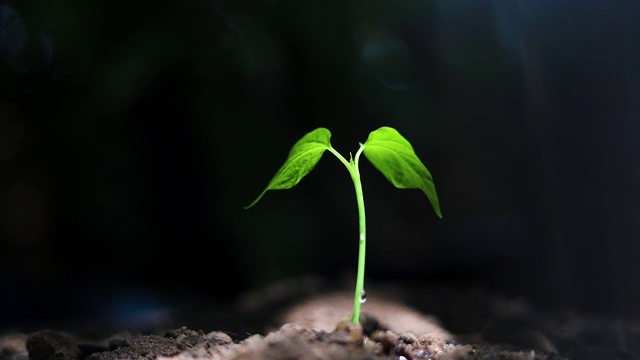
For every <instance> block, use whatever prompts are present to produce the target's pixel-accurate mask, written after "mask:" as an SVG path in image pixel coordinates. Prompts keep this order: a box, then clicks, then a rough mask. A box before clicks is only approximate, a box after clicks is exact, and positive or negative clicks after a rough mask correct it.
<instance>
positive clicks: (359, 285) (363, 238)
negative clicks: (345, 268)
mask: <svg viewBox="0 0 640 360" xmlns="http://www.w3.org/2000/svg"><path fill="white" fill-rule="evenodd" d="M363 150H364V145H362V144H361V145H360V149H359V150H358V152H357V153H356V158H355V159H354V162H353V170H354V171H353V172H352V173H351V177H352V179H353V184H354V185H355V188H356V199H357V201H358V219H359V221H360V242H359V244H360V246H359V248H358V274H357V275H356V290H355V294H354V299H353V317H352V318H351V322H352V323H353V324H358V323H359V322H360V308H361V307H362V298H363V295H364V259H365V252H366V245H367V223H366V217H365V212H364V195H363V192H362V182H361V181H360V170H359V169H358V161H359V160H360V154H362V151H363Z"/></svg>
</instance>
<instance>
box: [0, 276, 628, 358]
mask: <svg viewBox="0 0 640 360" xmlns="http://www.w3.org/2000/svg"><path fill="white" fill-rule="evenodd" d="M367 295H368V296H367V297H368V300H367V302H366V303H365V304H364V305H363V311H364V314H363V316H362V321H361V324H360V325H357V326H356V325H352V324H350V323H349V321H348V319H349V314H350V308H351V305H352V298H351V293H350V292H347V291H331V288H330V286H327V285H326V284H324V283H323V282H322V281H321V280H319V279H316V278H305V279H300V280H295V281H289V282H283V283H280V284H276V285H273V286H270V287H267V288H264V289H259V290H256V291H254V292H251V293H249V294H246V295H245V296H243V297H242V298H240V299H239V300H238V301H237V303H236V304H235V305H234V306H233V307H226V308H225V307H220V306H212V307H211V308H200V309H191V310H190V311H186V312H185V311H182V312H179V311H174V312H172V313H171V316H170V317H169V318H167V317H166V316H165V317H162V318H161V320H159V322H157V323H156V324H155V327H157V328H158V329H157V330H152V331H146V332H140V331H137V330H134V331H132V329H125V330H122V331H119V332H115V331H114V330H113V329H110V328H108V327H107V326H105V327H103V328H100V327H97V328H96V326H95V324H94V325H93V326H92V327H85V328H79V327H75V328H74V329H73V330H69V329H55V330H49V329H43V330H39V331H35V332H33V333H30V334H25V333H22V332H18V331H16V332H9V333H6V334H4V335H2V336H0V360H5V359H6V360H9V359H11V360H26V359H31V360H41V359H59V360H75V359H91V360H112V359H163V360H167V359H171V360H181V359H216V360H218V359H219V360H227V359H234V360H240V359H267V360H268V359H309V360H311V359H314V360H315V359H318V360H320V359H363V360H364V359H370V360H374V359H394V360H405V359H514V360H515V359H529V360H532V359H536V360H537V359H540V360H542V359H639V358H640V323H639V322H634V321H631V320H623V319H616V318H611V317H594V316H587V315H584V314H577V313H575V312H571V311H566V310H565V311H556V312H553V313H543V312H541V311H537V310H535V309H534V308H533V307H532V306H530V305H529V304H527V302H526V301H524V300H522V299H513V298H507V297H504V296H499V295H495V294H489V293H486V292H484V291H482V290H480V289H479V288H476V287H462V286H442V285H440V286H438V285H431V286H427V285H424V284H413V285H411V284H403V285H397V284H396V285H378V286H373V287H372V288H370V289H368V291H367ZM177 324H186V325H187V326H179V325H178V326H176V325H177ZM163 327H164V329H165V330H162V328H163ZM166 329H168V330H166ZM200 329H207V330H206V331H203V330H200ZM251 329H262V332H261V333H262V334H264V335H260V334H255V333H254V334H250V333H247V332H246V331H250V330H251ZM62 330H66V331H62ZM211 330H214V331H211Z"/></svg>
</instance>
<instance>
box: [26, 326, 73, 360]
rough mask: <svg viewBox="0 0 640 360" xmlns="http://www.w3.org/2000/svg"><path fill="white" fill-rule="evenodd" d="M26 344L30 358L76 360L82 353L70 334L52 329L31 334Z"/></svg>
mask: <svg viewBox="0 0 640 360" xmlns="http://www.w3.org/2000/svg"><path fill="white" fill-rule="evenodd" d="M26 346H27V350H28V351H29V359H30V360H52V359H55V360H76V359H79V358H80V353H81V351H80V348H79V347H78V345H77V344H76V342H75V341H74V340H73V339H72V338H71V337H70V336H67V335H65V334H62V333H59V332H55V331H51V330H42V331H38V332H36V333H33V334H31V335H29V337H28V338H27V343H26Z"/></svg>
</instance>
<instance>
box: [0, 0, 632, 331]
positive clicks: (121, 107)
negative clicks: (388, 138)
mask: <svg viewBox="0 0 640 360" xmlns="http://www.w3.org/2000/svg"><path fill="white" fill-rule="evenodd" d="M636 4H637V2H633V1H604V0H601V1H590V0H565V1H561V0H553V1H551V0H524V1H516V0H494V1H473V0H465V1H449V0H442V1H398V2H393V1H379V2H377V1H373V2H372V1H368V0H340V1H317V2H313V1H284V0H281V1H279V0H263V1H184V2H177V1H176V2H156V1H128V2H118V1H102V2H90V1H80V0H77V1H55V2H43V1H29V2H23V1H14V2H11V1H4V2H2V3H1V5H2V6H1V7H0V74H1V78H0V80H1V81H2V83H1V84H0V90H1V91H2V93H1V96H2V98H1V99H0V101H1V102H0V293H1V295H0V328H8V327H17V328H22V327H27V326H30V325H29V324H31V325H33V324H38V323H41V322H47V321H56V320H60V319H80V320H88V319H100V318H110V319H113V318H123V319H127V318H132V319H135V316H138V315H140V314H143V315H144V313H145V311H151V312H153V311H154V309H161V308H163V307H164V306H177V305H179V304H188V303H189V302H190V301H196V302H198V301H203V302H208V301H210V302H212V303H214V302H225V301H232V299H233V298H234V297H235V296H236V295H238V294H239V293H241V292H242V291H245V290H247V289H250V288H254V287H256V286H260V285H264V284H267V283H270V282H272V281H275V280H279V279H285V278H290V277H297V276H301V275H306V274H310V273H316V274H320V275H322V276H325V277H327V278H328V279H336V281H338V280H337V279H340V278H341V277H342V276H344V274H350V273H352V272H353V271H354V269H355V266H356V259H357V255H356V253H357V228H358V225H357V211H356V203H355V197H354V193H353V185H352V184H351V183H350V178H349V176H348V173H347V172H346V170H345V169H344V168H343V166H342V165H341V164H340V163H339V162H338V161H337V160H336V159H335V158H333V156H331V155H330V154H329V153H327V154H325V156H324V158H323V159H322V161H320V163H319V165H318V166H317V168H316V169H315V170H314V171H313V172H312V173H311V174H310V175H309V176H308V177H307V178H305V180H304V181H303V182H302V183H301V184H300V185H298V186H297V187H296V188H294V189H291V190H288V191H278V192H269V193H267V195H266V196H265V197H264V198H263V199H262V200H261V202H260V203H258V205H257V206H256V207H255V208H253V209H251V210H249V211H244V210H243V206H244V205H246V204H248V203H249V202H251V201H252V200H253V199H254V198H255V196H257V195H258V194H259V193H260V191H262V189H263V188H264V186H266V184H267V183H268V181H269V180H270V178H271V177H272V176H273V174H274V173H275V171H276V170H277V169H278V167H279V166H280V165H281V164H282V162H283V161H284V159H285V158H286V155H287V153H288V151H289V149H290V148H291V146H292V145H293V143H294V142H295V141H297V140H298V139H299V138H300V137H302V136H303V135H304V134H305V133H307V132H308V131H311V130H313V129H315V128H317V127H320V126H324V127H327V128H329V129H330V130H331V131H332V133H333V138H332V144H333V146H334V147H335V148H336V149H337V150H338V151H340V152H341V153H342V154H344V155H345V156H347V155H348V152H349V151H351V152H355V151H356V150H357V148H358V142H364V141H365V140H366V138H367V136H368V133H369V132H370V131H372V130H375V129H376V128H378V127H379V126H383V125H387V126H392V127H395V128H396V129H398V130H399V131H400V132H401V133H402V134H403V135H404V136H405V137H406V138H407V139H409V141H411V142H412V144H413V145H414V147H415V150H416V152H417V154H418V156H420V158H421V159H422V160H423V162H424V163H425V164H426V165H427V167H428V168H429V169H430V170H431V172H432V174H433V176H434V180H435V183H436V187H437V190H438V193H439V197H440V201H441V206H442V211H443V214H444V219H443V220H439V219H437V217H436V216H435V215H434V213H433V210H432V209H431V207H430V205H429V202H428V201H427V199H426V197H424V195H423V194H421V193H420V192H419V191H410V190H403V191H401V190H397V189H395V188H393V186H391V185H390V184H389V183H388V182H387V181H386V180H385V179H384V177H383V176H382V175H380V174H378V173H377V172H376V171H375V169H373V167H372V166H371V165H370V164H369V163H368V162H367V161H366V160H363V161H362V162H361V171H362V173H363V182H364V191H365V200H366V203H367V215H368V224H369V227H368V239H369V242H368V245H369V247H368V254H367V262H368V263H367V271H368V272H367V278H368V279H369V280H371V281H375V280H393V281H401V280H402V279H412V280H417V281H424V282H425V283H426V282H433V281H439V282H445V283H446V282H451V283H456V282H459V283H479V284H481V285H482V286H484V287H486V288H487V289H489V290H490V291H499V292H503V293H507V294H510V295H514V296H522V297H524V298H526V299H527V300H529V301H531V302H533V303H534V304H535V305H537V306H539V307H541V308H543V309H553V308H558V307H568V308H574V309H578V310H580V311H585V312H591V313H607V314H614V315H615V316H633V317H636V316H638V315H640V308H638V306H637V304H638V303H640V285H639V284H640V265H639V262H638V261H637V258H638V255H639V254H640V251H639V250H640V249H639V248H640V144H639V143H638V141H639V140H640V132H639V131H640V126H639V124H640V119H639V117H640V43H638V34H640V26H639V24H640V9H639V6H638V5H636ZM194 299H195V300H194Z"/></svg>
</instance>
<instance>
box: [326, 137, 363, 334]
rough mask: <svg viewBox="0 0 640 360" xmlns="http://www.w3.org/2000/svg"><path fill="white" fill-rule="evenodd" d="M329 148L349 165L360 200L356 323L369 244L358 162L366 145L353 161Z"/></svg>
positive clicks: (354, 313)
mask: <svg viewBox="0 0 640 360" xmlns="http://www.w3.org/2000/svg"><path fill="white" fill-rule="evenodd" d="M327 150H329V151H330V152H331V153H332V154H333V155H335V156H336V157H337V158H338V160H340V162H342V163H343V164H344V166H346V167H347V170H349V174H351V179H352V180H353V185H354V186H355V188H356V200H357V202H358V220H359V223H360V241H359V247H358V273H357V275H356V290H355V294H354V299H353V316H352V317H351V322H352V323H354V324H358V323H359V322H360V310H361V308H362V300H361V299H362V297H363V294H364V259H365V253H366V244H367V224H366V217H365V212H364V195H363V192H362V182H361V181H360V170H359V169H358V163H359V161H360V155H361V154H362V151H363V150H364V145H363V144H360V149H358V152H357V153H356V157H355V159H351V161H347V159H345V158H344V157H343V156H342V155H340V153H339V152H337V151H336V150H335V149H334V148H332V147H329V148H328V149H327Z"/></svg>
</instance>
